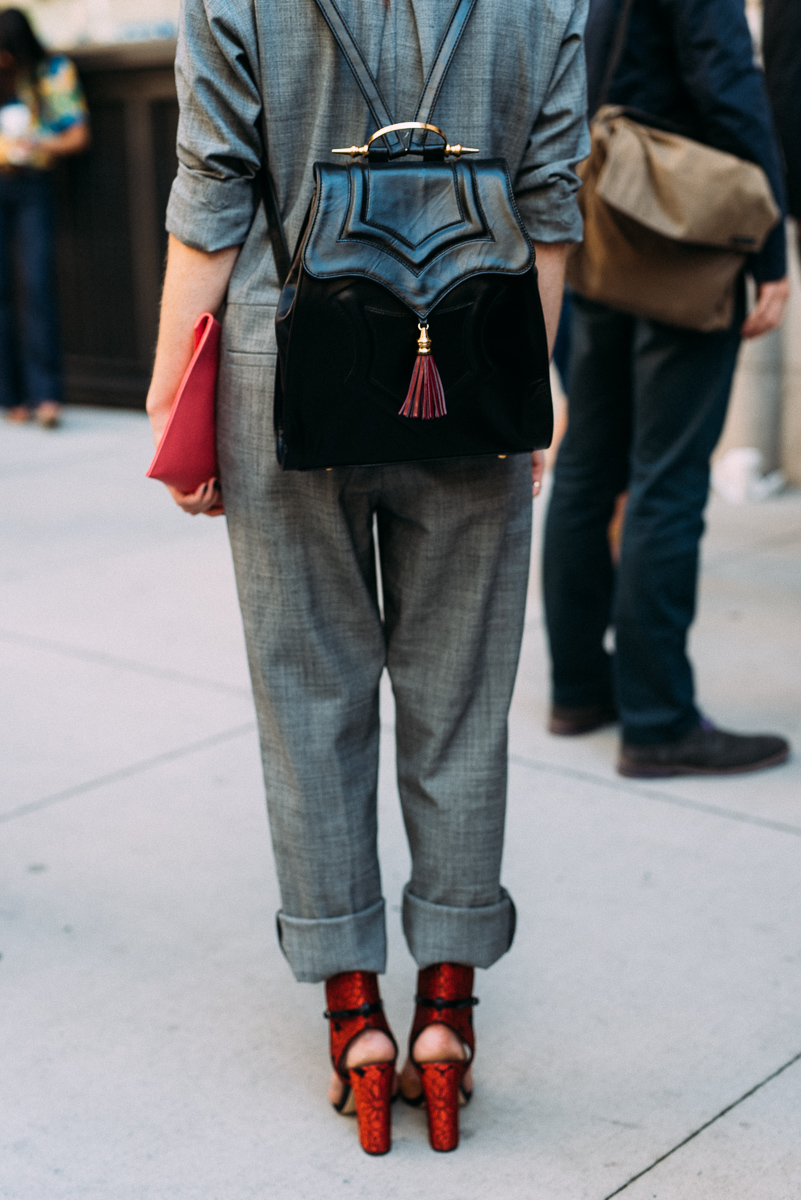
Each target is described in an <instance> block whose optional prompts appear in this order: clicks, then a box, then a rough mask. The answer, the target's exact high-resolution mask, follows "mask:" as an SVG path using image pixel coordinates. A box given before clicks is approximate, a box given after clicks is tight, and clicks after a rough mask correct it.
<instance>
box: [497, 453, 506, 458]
mask: <svg viewBox="0 0 801 1200" xmlns="http://www.w3.org/2000/svg"><path fill="white" fill-rule="evenodd" d="M498 458H506V455H505V454H499V455H498Z"/></svg>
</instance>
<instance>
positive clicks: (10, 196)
mask: <svg viewBox="0 0 801 1200" xmlns="http://www.w3.org/2000/svg"><path fill="white" fill-rule="evenodd" d="M54 247H55V231H54V217H53V199H52V190H51V185H50V178H49V176H48V175H47V174H46V172H44V171H26V172H22V173H20V174H18V175H2V174H0V406H3V407H5V408H12V407H14V406H15V405H17V404H29V405H32V406H34V405H36V404H39V403H40V402H41V401H42V400H57V401H60V400H61V363H60V349H59V336H58V311H57V302H56V286H55V279H54V271H53V265H54ZM15 261H16V266H17V272H18V276H17V278H18V283H19V286H18V287H17V286H15V280H14V265H15ZM16 307H18V309H19V311H18V313H17V318H18V319H17V320H15V308H16Z"/></svg>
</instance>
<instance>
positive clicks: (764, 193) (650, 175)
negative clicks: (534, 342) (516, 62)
mask: <svg viewBox="0 0 801 1200" xmlns="http://www.w3.org/2000/svg"><path fill="white" fill-rule="evenodd" d="M638 116H639V114H638ZM643 120H647V117H644V118H643ZM591 133H592V143H591V150H590V156H589V158H587V159H586V160H585V161H584V162H583V163H582V164H581V166H580V167H579V174H580V175H581V178H582V180H583V184H582V187H581V190H580V192H579V204H580V207H581V210H582V215H583V217H584V241H583V243H582V244H581V245H579V246H576V247H575V250H574V251H573V252H572V254H571V256H570V259H569V260H568V270H567V279H568V283H569V284H570V286H571V287H572V288H573V290H574V291H576V292H578V293H579V295H581V296H585V297H586V298H587V299H589V300H596V301H598V302H599V303H601V304H606V305H608V306H609V307H610V308H615V309H619V310H620V311H622V312H627V313H631V314H632V315H634V316H637V317H646V318H648V319H650V320H653V321H662V322H664V323H665V324H667V325H678V326H680V327H682V328H685V329H697V330H701V331H703V332H711V331H713V330H717V329H727V328H728V327H729V325H730V324H731V322H732V320H733V317H734V302H735V289H736V282H737V277H738V275H739V274H740V271H741V270H742V268H743V265H744V263H745V261H746V256H747V255H748V254H754V253H756V252H758V251H759V250H761V249H762V247H763V245H764V244H765V241H766V239H767V236H768V234H769V233H770V231H771V230H772V229H773V228H774V226H775V225H776V224H777V222H778V221H779V218H780V216H781V214H780V212H779V208H778V206H777V204H776V201H775V200H774V198H773V192H772V190H771V186H770V183H769V181H768V178H767V176H766V175H765V172H764V171H763V170H762V168H761V167H758V166H756V165H755V164H754V163H750V162H746V161H745V160H744V159H741V158H737V157H736V156H735V155H733V154H726V153H724V152H723V151H721V150H713V149H712V148H711V147H709V146H704V145H703V144H702V143H701V142H696V141H694V140H693V139H692V138H688V137H683V136H681V135H680V134H677V133H672V132H666V131H663V130H661V129H657V128H654V127H652V126H649V125H647V124H642V123H641V121H640V120H635V119H633V118H632V117H631V116H629V115H627V112H626V110H625V109H623V108H620V107H618V106H616V105H605V106H604V107H603V108H601V109H599V110H598V113H597V114H596V116H595V118H594V120H593V122H592V125H591Z"/></svg>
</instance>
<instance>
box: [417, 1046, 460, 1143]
mask: <svg viewBox="0 0 801 1200" xmlns="http://www.w3.org/2000/svg"><path fill="white" fill-rule="evenodd" d="M418 1070H419V1072H420V1074H421V1076H422V1080H423V1095H424V1096H425V1104H426V1112H427V1114H428V1140H429V1142H430V1143H431V1149H432V1150H440V1151H446V1150H455V1149H456V1147H457V1146H458V1145H459V1091H460V1088H461V1086H462V1076H463V1075H464V1072H465V1064H464V1063H461V1062H438V1063H420V1064H419V1066H418Z"/></svg>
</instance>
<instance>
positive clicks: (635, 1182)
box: [0, 409, 801, 1200]
mask: <svg viewBox="0 0 801 1200" xmlns="http://www.w3.org/2000/svg"><path fill="white" fill-rule="evenodd" d="M149 450H150V442H149V435H148V431H147V427H146V422H145V419H144V417H143V416H140V415H138V414H131V413H111V412H101V411H92V410H88V409H85V410H81V409H76V410H72V411H70V412H69V414H68V418H67V422H66V425H65V427H64V429H62V430H60V431H58V432H56V433H54V434H49V435H48V434H45V433H43V432H42V431H40V430H38V429H35V428H21V429H18V428H8V427H0V505H2V509H1V511H2V521H0V656H2V663H3V667H2V671H1V672H0V695H1V696H2V720H1V723H0V743H1V744H2V761H0V814H1V815H0V821H2V830H0V837H1V839H2V855H3V868H2V877H0V889H1V891H2V895H1V897H0V952H2V961H0V989H1V991H2V996H3V1007H2V1020H1V1021H0V1038H2V1049H1V1050H0V1075H1V1076H2V1086H1V1087H0V1142H1V1143H2V1156H1V1159H0V1196H2V1197H6V1198H9V1200H62V1198H69V1200H173V1198H175V1200H250V1198H251V1197H254V1198H255V1197H259V1198H261V1197H270V1198H272V1197H277V1198H281V1200H284V1198H287V1200H294V1198H296V1197H297V1198H298V1200H329V1198H331V1200H338V1198H339V1197H353V1198H355V1200H377V1197H381V1198H382V1200H395V1198H397V1200H410V1198H411V1197H420V1198H421V1200H427V1198H429V1197H431V1198H436V1200H484V1198H485V1197H493V1198H494V1197H499V1198H501V1197H502V1198H503V1200H517V1198H520V1200H523V1198H525V1200H585V1198H586V1200H605V1198H608V1197H611V1196H613V1195H618V1194H622V1195H624V1196H625V1197H626V1200H652V1198H653V1197H657V1198H658V1200H711V1198H713V1197H714V1198H715V1200H718V1198H720V1200H724V1198H725V1200H763V1198H764V1200H797V1197H798V1196H799V1194H801V1149H800V1148H799V1137H798V1113H799V1111H801V1019H799V1013H801V920H799V916H800V915H801V914H800V912H799V910H800V909H801V766H800V765H799V762H800V761H801V760H800V759H799V757H798V756H796V757H795V758H794V759H793V760H792V761H791V762H790V763H789V764H788V765H786V766H784V767H782V768H779V769H777V770H774V771H770V772H766V773H764V774H757V775H753V776H745V777H740V778H735V779H731V780H725V781H722V780H692V779H688V780H671V781H666V782H665V783H663V784H659V783H653V784H642V785H641V784H639V783H637V782H636V781H624V780H622V779H621V778H619V777H618V776H617V775H616V774H615V772H614V752H615V738H614V736H613V734H611V733H610V734H606V733H603V734H598V735H595V736H592V737H589V738H584V739H580V740H577V741H564V740H560V739H554V738H551V737H549V736H548V735H547V734H546V733H545V732H544V728H543V727H544V720H545V713H546V703H547V676H546V658H545V652H544V646H543V637H542V622H541V613H540V605H539V599H538V587H537V583H536V580H535V581H534V583H533V585H532V592H531V603H530V613H529V621H528V628H527V635H526V642H525V649H524V655H523V661H522V664H521V671H520V677H519V685H518V689H517V694H516V698H515V704H514V710H513V718H512V728H511V742H512V769H511V779H510V813H509V828H508V840H507V853H506V860H505V882H506V884H507V886H508V887H509V889H510V890H511V892H512V893H513V895H514V897H515V899H516V901H517V905H518V910H519V918H520V919H519V931H518V937H517V942H516V944H515V947H514V949H513V951H512V953H510V954H509V955H508V956H507V957H506V958H505V959H503V960H502V961H501V962H500V963H499V964H498V965H497V967H496V968H494V969H493V970H492V971H490V972H487V973H484V972H480V973H479V978H478V981H477V987H478V990H479V992H480V995H481V1007H480V1008H479V1009H478V1013H477V1018H476V1021H477V1030H478V1039H479V1041H478V1058H477V1091H476V1097H475V1101H474V1103H473V1104H472V1105H471V1106H470V1108H469V1109H467V1110H466V1111H465V1114H464V1117H463V1141H462V1146H461V1148H460V1149H459V1151H458V1152H457V1153H456V1154H454V1155H434V1154H433V1153H432V1152H431V1151H430V1150H429V1149H428V1146H427V1144H426V1138H425V1130H424V1118H423V1116H422V1115H421V1114H420V1113H419V1112H417V1111H413V1110H410V1109H406V1108H404V1107H403V1106H398V1109H397V1111H396V1113H395V1117H394V1128H395V1147H394V1150H393V1153H392V1154H391V1155H389V1156H388V1157H387V1158H384V1159H370V1158H368V1157H367V1156H366V1155H364V1154H363V1153H362V1152H361V1151H360V1150H359V1148H358V1144H357V1140H356V1130H355V1126H354V1124H353V1123H352V1122H348V1121H345V1120H343V1119H342V1118H341V1117H339V1116H337V1115H336V1114H335V1113H333V1112H332V1111H331V1110H330V1109H329V1107H328V1106H327V1104H326V1101H325V1088H326V1083H327V1078H328V1066H327V1063H326V1028H325V1023H324V1021H323V1020H322V1016H321V1013H322V1009H323V1007H324V1005H323V995H322V988H320V987H309V986H299V985H296V984H295V983H294V982H293V980H292V978H291V975H290V972H289V969H288V967H287V966H286V964H285V962H284V960H283V959H282V957H281V955H280V952H279V950H278V947H277V944H276V941H275V937H274V933H273V914H274V912H275V909H276V908H277V906H278V900H277V895H276V887H275V882H274V873H273V867H272V861H271V857H270V845H269V835H268V831H267V823H266V817H265V813H264V805H263V798H262V787H261V780H260V765H259V759H258V753H257V745H256V735H255V730H254V717H253V706H252V701H251V698H250V692H249V687H248V678H247V670H246V663H245V655H244V648H243V642H242V635H241V627H240V623H239V616H238V610H237V605H236V598H235V593H234V585H233V577H232V570H231V564H230V556H229V552H228V547H227V542H226V536H225V526H224V523H223V522H222V521H209V520H206V519H202V518H201V519H197V520H191V519H189V518H187V517H185V516H183V514H181V513H179V512H178V511H177V510H176V509H175V508H174V507H173V506H172V505H171V503H170V502H169V501H168V499H167V497H166V495H165V494H164V493H163V490H162V489H161V488H160V487H159V486H157V485H156V484H154V483H151V482H150V481H147V480H145V479H144V478H143V472H144V469H145V466H146V465H147V461H148V457H149ZM541 507H542V506H541V504H538V505H537V509H538V512H539V513H540V515H541ZM799 618H801V496H799V495H798V494H789V495H786V496H784V497H781V498H779V499H776V500H774V501H771V502H768V503H766V504H764V505H761V506H756V507H748V508H731V507H724V506H722V505H719V504H715V503H713V505H712V506H711V510H710V534H709V537H708V539H707V543H706V554H705V570H704V579H703V589H702V598H701V611H700V617H699V620H698V623H697V626H696V629H695V632H694V648H693V649H694V656H695V661H696V664H697V669H698V677H699V684H700V688H699V690H700V696H701V700H702V703H703V704H704V706H705V708H706V709H707V711H708V712H709V713H710V715H711V716H713V717H714V718H715V719H716V720H718V721H719V722H720V723H721V724H723V725H727V726H729V727H733V728H738V727H739V728H742V729H745V730H752V731H755V730H758V729H764V730H775V731H779V732H783V733H785V734H788V735H789V736H790V737H791V738H792V739H793V740H794V743H795V746H796V747H797V748H801V670H799V668H800V667H801V623H800V621H799ZM383 711H384V715H385V718H386V735H385V739H384V751H385V752H384V754H383V763H382V787H381V841H382V854H383V864H384V882H385V891H386V895H387V901H388V907H389V910H390V941H391V953H390V964H389V973H388V975H387V977H386V980H385V986H384V993H385V997H386V1000H387V1008H388V1012H389V1017H390V1020H391V1021H392V1023H393V1025H394V1027H395V1029H396V1032H397V1033H398V1036H399V1037H403V1036H404V1035H405V1032H406V1029H407V1028H408V1021H409V1018H410V1015H411V995H412V989H413V983H414V967H413V964H412V962H411V961H410V959H409V956H408V953H407V951H406V949H405V945H404V943H403V940H402V937H401V932H400V921H399V916H398V913H399V899H400V890H401V887H402V884H403V882H404V880H405V878H406V872H407V867H408V853H407V850H406V846H405V841H404V836H403V831H402V826H401V822H400V818H399V815H398V806H397V800H396V793H395V788H394V783H393V764H392V736H391V735H392V730H391V721H392V712H391V702H390V700H389V696H388V694H387V696H386V704H385V706H384V710H383Z"/></svg>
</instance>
